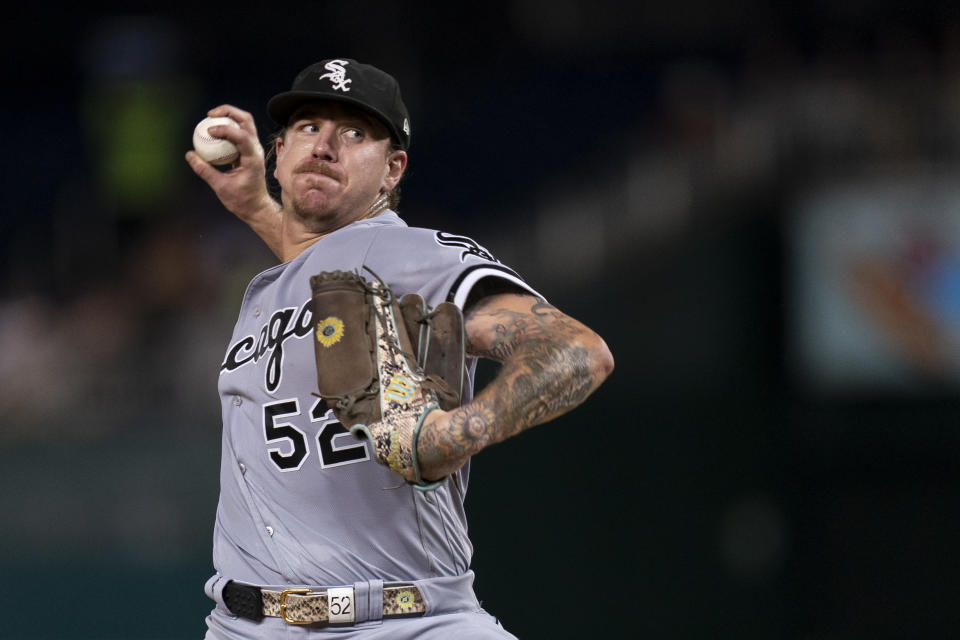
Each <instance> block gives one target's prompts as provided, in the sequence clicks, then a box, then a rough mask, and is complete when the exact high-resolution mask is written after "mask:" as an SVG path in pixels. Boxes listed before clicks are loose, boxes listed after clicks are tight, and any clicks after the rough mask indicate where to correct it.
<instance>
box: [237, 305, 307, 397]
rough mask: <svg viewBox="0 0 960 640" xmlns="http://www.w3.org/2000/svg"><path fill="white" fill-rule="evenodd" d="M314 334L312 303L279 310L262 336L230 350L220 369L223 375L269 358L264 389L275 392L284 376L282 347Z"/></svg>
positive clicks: (247, 338)
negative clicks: (292, 339)
mask: <svg viewBox="0 0 960 640" xmlns="http://www.w3.org/2000/svg"><path fill="white" fill-rule="evenodd" d="M312 330H313V313H312V312H311V310H310V300H307V301H306V302H304V303H303V304H302V305H301V306H300V308H299V309H297V308H295V307H288V308H286V309H277V310H276V311H274V312H273V313H272V314H270V317H269V318H268V319H267V321H266V322H265V323H264V324H263V326H261V327H260V332H259V336H253V335H247V336H244V337H242V338H240V339H239V340H237V341H236V342H235V343H233V344H231V345H230V346H229V347H228V348H227V355H226V357H225V358H224V360H223V364H221V365H220V373H221V374H222V373H224V372H225V371H236V370H237V369H239V368H240V367H242V366H244V365H246V364H249V363H251V362H253V363H256V362H259V361H260V360H261V359H262V358H263V357H265V356H266V357H268V360H267V366H266V369H265V371H264V380H263V383H264V388H266V390H267V391H271V392H272V391H276V389H277V387H278V386H280V379H281V377H282V376H283V343H284V342H286V341H287V340H289V339H290V338H303V337H305V336H308V335H310V333H311V331H312Z"/></svg>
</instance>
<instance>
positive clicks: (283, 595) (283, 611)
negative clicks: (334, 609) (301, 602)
mask: <svg viewBox="0 0 960 640" xmlns="http://www.w3.org/2000/svg"><path fill="white" fill-rule="evenodd" d="M291 593H296V594H298V595H307V594H309V593H311V591H310V589H284V590H283V591H281V592H280V617H281V618H283V621H284V622H286V623H287V624H311V623H310V621H309V620H306V621H300V620H291V619H290V618H288V617H287V596H288V595H290V594H291Z"/></svg>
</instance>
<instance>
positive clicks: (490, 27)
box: [0, 0, 960, 640]
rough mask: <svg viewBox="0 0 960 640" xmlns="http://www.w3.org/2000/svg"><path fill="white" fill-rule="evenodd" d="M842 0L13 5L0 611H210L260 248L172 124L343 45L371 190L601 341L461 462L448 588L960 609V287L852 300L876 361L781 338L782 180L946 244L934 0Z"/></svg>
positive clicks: (96, 632) (784, 308) (16, 624)
mask: <svg viewBox="0 0 960 640" xmlns="http://www.w3.org/2000/svg"><path fill="white" fill-rule="evenodd" d="M836 4H837V3H833V2H818V1H813V2H806V3H786V2H784V3H770V2H761V1H759V0H753V1H748V2H740V3H733V4H724V3H712V2H696V1H692V0H681V1H679V2H670V3H656V4H644V3H626V2H623V3H616V2H606V1H602V0H601V1H598V0H593V1H586V0H552V1H546V0H511V1H506V0H500V1H497V0H494V1H491V2H485V3H419V2H411V3H400V2H376V1H374V0H364V1H359V2H301V3H297V5H296V6H295V7H290V8H284V7H281V6H280V5H279V4H273V5H271V4H263V3H260V4H258V5H256V6H254V7H247V6H243V5H242V4H237V3H230V4H228V5H222V6H221V5H214V4H202V3H195V4H194V5H192V6H191V5H183V6H181V7H169V8H164V9H162V10H160V9H156V10H131V9H129V8H122V7H121V6H120V5H118V6H117V7H115V8H107V7H99V8H91V7H90V6H87V7H84V8H83V9H80V8H72V7H67V6H60V5H56V4H53V5H44V4H43V3H39V4H38V3H34V4H31V5H29V6H27V7H21V8H17V9H12V10H10V11H11V12H12V15H9V16H8V17H7V18H6V19H5V21H4V22H3V25H2V27H0V29H2V38H0V42H2V45H0V46H2V47H3V51H2V54H3V60H4V96H5V99H4V100H3V101H2V102H0V109H2V116H3V118H2V122H3V127H4V131H3V133H4V136H3V137H4V139H5V141H6V143H7V149H8V151H7V153H6V154H5V155H4V159H3V176H4V181H5V184H4V187H5V188H4V189H3V196H2V197H3V201H2V209H0V257H2V266H3V270H2V273H0V518H2V521H3V526H0V605H2V606H0V610H2V613H0V637H2V638H35V639H39V638H59V637H63V636H65V635H68V636H69V637H71V638H77V639H79V638H91V639H92V638H104V639H114V638H116V639H119V638H143V639H167V638H171V639H172V638H199V637H202V635H203V633H204V629H205V627H204V623H203V618H204V616H205V615H206V613H207V612H208V611H209V610H210V608H211V606H212V602H210V601H209V600H208V599H207V598H206V597H205V595H204V594H203V590H202V588H203V583H204V581H205V579H206V578H207V577H208V576H209V575H210V574H211V573H212V566H211V564H210V560H209V555H210V542H211V534H212V526H213V516H214V510H215V507H216V499H217V491H218V487H217V477H218V469H217V465H218V464H219V437H220V424H219V407H218V400H217V396H216V390H215V381H216V375H217V370H218V367H219V363H220V362H221V359H222V353H223V348H224V347H225V345H226V341H227V339H228V337H229V334H230V330H231V327H232V325H233V322H234V319H235V314H236V312H237V309H238V308H239V301H240V297H241V294H242V291H243V288H244V287H245V285H246V282H247V281H248V280H249V279H250V278H251V277H252V276H253V275H255V274H256V273H258V272H259V271H260V270H262V269H264V268H266V267H268V266H270V265H271V264H273V259H272V256H271V255H270V254H269V252H268V251H267V250H266V249H265V248H263V247H262V246H260V245H259V243H258V241H257V240H256V239H255V238H254V237H253V235H252V234H251V233H250V232H249V231H247V230H246V229H245V228H244V227H243V225H242V224H241V223H239V222H237V221H235V220H234V219H233V218H232V217H231V216H230V214H228V213H227V212H225V211H224V210H223V209H222V208H221V207H220V206H219V204H218V202H217V201H216V199H215V197H214V196H213V195H212V193H210V192H209V190H208V189H207V188H206V186H205V185H204V184H202V183H201V181H200V180H199V179H197V178H196V177H195V176H194V175H193V174H192V172H191V171H190V169H189V167H188V166H187V165H186V163H185V162H184V161H183V153H184V152H185V151H186V150H187V148H188V147H189V144H190V135H191V132H192V128H193V126H194V124H195V123H196V121H198V120H199V119H200V118H201V117H202V116H203V115H204V113H205V112H206V110H207V109H209V108H211V107H213V106H215V105H217V104H220V103H223V102H230V103H232V104H235V105H237V106H239V107H241V108H244V109H246V110H248V111H250V112H251V113H253V115H254V117H255V118H256V120H257V122H258V124H259V126H260V132H261V134H262V136H265V135H266V134H267V133H269V125H268V120H267V118H266V115H265V103H266V101H267V99H268V98H269V97H270V96H272V95H273V94H275V93H278V92H279V91H282V90H285V89H286V88H287V87H288V86H289V83H290V81H291V80H292V78H293V76H294V75H295V74H296V73H297V72H298V71H299V70H300V69H301V68H303V67H305V66H306V65H308V64H310V63H312V62H314V61H317V60H320V59H323V58H328V57H337V56H340V57H353V58H357V59H360V60H362V61H366V62H370V63H373V64H376V65H377V66H380V67H382V68H384V69H387V70H389V71H390V72H391V73H393V74H394V75H395V76H397V78H398V79H399V80H400V82H401V85H402V87H403V91H404V97H405V99H406V102H407V105H408V107H409V109H410V111H411V119H412V126H413V134H412V137H413V143H412V147H411V164H410V170H409V172H408V176H407V178H406V179H405V183H404V187H403V199H402V202H401V206H400V210H401V213H402V215H404V217H405V218H406V219H407V220H408V221H409V222H410V223H411V224H413V225H419V226H430V227H440V228H443V229H445V230H447V231H451V232H456V233H465V234H468V235H471V236H472V237H474V238H475V239H476V240H478V241H479V242H480V243H481V244H483V245H484V246H486V247H487V248H488V249H490V250H491V251H492V252H493V253H494V254H495V255H497V256H498V257H499V258H500V259H501V260H502V261H503V262H504V263H506V264H509V265H511V266H514V267H516V268H517V269H518V270H519V271H520V272H521V273H522V274H523V275H524V276H525V277H526V278H527V280H528V281H529V282H531V283H532V284H533V285H534V286H535V287H537V288H538V290H540V291H541V292H542V293H543V294H544V295H545V296H546V297H548V298H549V299H550V300H551V302H553V303H554V304H556V305H557V306H559V307H560V308H562V309H564V310H565V311H567V312H568V313H570V314H571V315H573V316H574V317H577V318H579V319H581V320H583V321H584V322H586V323H587V324H588V325H590V326H591V327H593V328H594V329H596V330H597V331H598V332H599V333H600V334H601V335H602V336H604V338H605V339H606V340H607V342H608V344H609V345H610V347H611V350H612V352H613V354H614V356H615V358H616V363H617V368H616V371H615V372H614V374H613V376H612V377H611V378H610V379H609V381H608V382H607V383H606V384H605V385H604V386H603V387H602V388H601V389H600V390H599V391H597V392H596V394H595V395H594V396H593V397H591V399H589V400H588V402H587V403H586V404H585V405H584V406H582V407H580V408H578V409H576V410H575V411H573V412H571V413H570V414H568V415H567V416H564V417H563V418H561V419H559V420H557V421H555V422H554V423H551V424H550V425H547V426H542V427H539V428H537V429H535V430H532V431H530V432H527V433H525V434H523V435H521V436H519V437H517V438H515V439H514V440H511V441H509V442H507V443H504V444H501V445H498V446H496V447H494V448H492V449H490V450H488V451H485V452H484V453H482V454H481V455H479V456H477V457H476V458H475V460H474V467H473V477H472V482H471V485H470V491H469V495H468V498H467V508H468V511H469V515H470V518H471V532H472V537H473V541H474V544H475V547H476V551H475V557H474V568H475V570H476V572H477V582H476V589H477V593H478V595H479V597H480V598H481V600H482V601H483V603H484V606H485V607H486V608H487V609H488V610H489V611H491V612H492V613H494V614H495V615H497V616H498V617H500V618H501V620H502V621H503V622H504V624H505V625H506V626H507V628H508V629H510V630H511V631H513V632H514V633H515V634H517V635H518V636H519V637H521V638H575V637H576V638H581V637H637V638H641V637H642V638H671V639H677V638H705V637H710V638H764V639H766V638H785V639H798V640H815V639H816V640H821V639H822V640H838V639H848V638H872V639H877V638H944V637H952V636H953V635H955V633H956V629H957V628H958V623H960V613H958V611H960V607H958V606H956V600H957V596H958V594H960V589H958V578H957V577H956V576H957V575H958V569H960V561H958V557H957V552H956V545H955V541H956V540H957V538H958V534H960V517H958V509H957V498H958V497H960V496H958V493H960V491H958V489H960V484H958V479H960V478H958V472H957V462H958V454H960V435H958V433H960V425H958V421H957V419H958V417H960V407H958V403H957V398H956V394H957V390H958V384H957V381H958V379H960V377H958V375H957V373H956V371H957V368H958V365H957V363H958V362H960V361H958V360H955V359H954V358H953V357H952V356H954V355H956V354H957V351H955V350H952V349H953V346H952V345H953V344H955V342H954V339H955V338H956V336H957V333H958V332H957V328H958V327H960V323H958V322H957V320H956V317H955V316H954V315H951V314H950V313H949V312H945V311H943V309H950V308H952V307H950V305H949V304H947V303H949V302H951V301H952V300H954V298H951V297H950V296H951V295H955V294H958V293H960V290H958V289H956V288H950V287H945V288H943V289H941V290H940V291H941V292H945V293H944V296H945V297H941V298H937V297H936V296H934V297H933V298H929V297H928V298H927V300H926V301H927V306H926V308H925V309H921V311H922V312H924V313H920V312H917V313H906V315H903V314H900V315H893V316H888V315H885V314H884V313H883V311H882V310H881V311H877V310H878V309H882V308H888V307H882V305H881V306H877V305H879V304H881V303H877V304H876V305H874V306H872V307H870V306H869V305H868V307H869V309H870V310H871V311H870V313H868V312H864V313H863V315H862V316H857V317H858V318H860V320H861V321H862V322H861V324H858V325H857V327H856V331H854V332H852V334H851V335H848V336H844V339H859V336H861V335H867V336H868V337H869V342H870V345H872V347H871V349H872V351H870V353H872V354H880V355H881V356H882V357H883V358H884V360H883V362H885V363H886V367H887V368H885V369H883V371H882V372H880V371H879V370H878V369H877V367H875V366H874V365H873V364H872V363H873V362H874V360H859V359H858V356H857V355H856V352H853V353H854V355H849V354H846V355H845V354H844V353H837V354H836V356H835V358H831V357H830V354H829V353H828V357H826V359H825V360H823V359H821V360H816V358H813V359H811V358H812V356H810V348H809V342H805V341H804V339H801V338H800V337H798V336H801V335H808V333H809V332H810V331H812V332H813V333H812V334H810V335H821V333H818V331H820V329H822V328H823V325H821V324H818V318H820V316H817V315H816V314H813V316H812V319H811V315H810V314H809V313H808V311H809V309H810V308H811V307H810V306H809V305H808V304H806V302H807V301H808V298H805V297H804V295H803V292H804V291H806V290H805V289H802V288H801V287H799V286H798V285H797V282H798V281H799V280H802V279H803V277H804V274H805V273H806V272H805V271H804V269H806V268H808V267H809V266H810V263H809V262H805V261H803V260H798V259H797V256H798V255H799V254H802V253H803V252H804V249H815V248H816V242H817V240H816V238H817V237H819V236H807V235H803V234H802V233H799V232H798V229H800V228H802V225H803V224H804V222H805V221H806V220H808V219H813V218H811V215H812V214H810V213H809V212H810V207H808V206H806V204H805V203H809V202H810V198H809V197H808V196H809V195H810V194H814V196H816V195H817V194H821V193H823V192H824V190H825V189H826V190H828V191H829V189H834V188H839V189H840V190H841V192H842V190H843V189H844V188H846V187H848V186H849V185H851V184H855V185H857V186H858V189H859V191H858V193H859V194H861V195H860V197H861V199H862V200H863V201H870V202H873V201H879V202H884V203H887V206H888V208H889V209H890V210H891V211H892V215H902V217H903V219H907V220H909V219H911V216H915V215H918V212H919V213H922V214H923V215H925V216H926V217H927V219H928V220H930V221H932V222H931V224H932V225H933V226H934V227H935V228H940V227H938V226H937V225H941V224H942V225H943V226H942V229H946V230H947V232H944V233H941V234H940V235H939V240H940V241H942V242H941V243H942V244H943V245H944V247H941V250H942V251H944V252H945V255H947V256H950V255H956V246H955V244H954V240H953V236H952V235H951V234H952V233H953V232H952V229H954V228H955V227H954V226H951V225H953V223H954V222H955V221H957V220H958V215H957V212H958V210H960V198H957V197H955V194H953V193H952V190H951V187H952V184H953V182H954V177H955V176H956V175H957V172H956V171H955V169H956V167H957V163H958V160H960V117H958V114H960V10H958V9H956V8H955V6H954V3H950V2H919V3H916V2H914V3H899V2H890V1H887V2H845V3H842V4H843V6H842V7H839V6H834V5H836ZM891 184H894V185H904V184H905V185H908V187H909V188H906V192H907V193H908V194H914V196H913V198H912V199H911V198H909V197H908V198H906V199H903V198H901V199H899V200H895V199H890V198H886V195H885V194H887V193H888V192H887V191H886V190H885V189H887V188H888V187H889V185H891ZM831 193H832V192H831ZM931 193H936V194H944V195H943V197H942V198H940V199H938V200H937V202H936V203H935V204H934V205H931V204H930V200H929V197H930V194H931ZM863 194H869V197H868V196H864V195H863ZM870 198H874V200H871V199H870ZM843 202H844V201H843V200H842V199H841V200H840V204H839V205H838V204H836V202H834V203H833V205H831V206H832V207H833V208H830V209H829V212H830V213H829V214H828V215H827V216H826V217H825V218H824V219H825V220H827V221H828V222H829V221H830V220H845V219H846V218H845V217H844V216H845V215H847V214H848V213H849V210H850V209H849V208H845V206H844V205H843ZM903 202H906V204H905V205H904V204H897V203H903ZM890 203H894V204H890ZM850 206H851V207H853V208H856V207H855V206H854V205H850ZM860 220H861V221H862V220H866V222H865V223H864V224H861V225H860V226H859V227H857V229H858V231H857V233H861V234H867V235H870V234H871V233H876V234H878V236H882V237H884V238H887V241H888V242H894V241H896V240H897V239H898V238H899V237H900V236H899V232H898V231H897V230H896V229H894V228H889V227H888V225H887V224H886V223H885V222H882V221H879V220H878V221H876V222H875V223H871V222H870V220H871V217H870V210H869V207H867V213H866V214H864V215H863V216H862V217H861V218H860ZM884 234H886V235H884ZM828 236H829V233H828ZM857 237H859V236H857ZM811 238H813V239H812V240H811ZM810 243H813V244H810ZM924 246H926V245H924ZM804 255H805V254H804ZM872 255H873V256H874V257H877V258H879V259H885V260H886V262H884V264H891V263H892V264H893V265H894V267H893V273H895V274H900V275H903V274H905V273H906V274H907V275H909V274H911V273H914V271H910V270H909V269H908V268H907V267H905V266H904V263H903V262H902V261H900V262H898V256H899V255H900V254H897V253H896V252H894V251H892V250H890V248H889V244H888V245H882V246H879V248H877V247H874V249H873V253H872ZM911 255H913V254H911ZM928 255H929V254H928V253H923V254H922V256H921V258H924V259H926V258H925V257H927V256H928ZM938 255H940V254H938ZM948 262H949V261H948ZM928 263H929V262H923V264H922V265H921V266H923V265H927V264H928ZM910 264H911V265H913V264H914V263H910ZM924 273H926V272H924ZM943 273H946V275H945V276H944V278H946V279H947V280H948V281H949V282H954V280H951V279H950V278H951V277H952V275H951V274H952V273H954V272H950V271H949V270H947V271H946V272H943ZM818 282H819V284H824V285H829V284H832V283H829V282H822V281H817V279H816V278H814V288H816V287H817V286H819V284H818ZM818 290H819V289H818ZM881 290H882V291H887V292H889V291H890V290H891V289H889V288H887V289H883V288H881ZM911 291H912V290H911V289H910V288H909V287H908V288H907V289H906V293H904V290H903V289H896V290H894V295H893V297H892V299H893V307H894V308H895V309H896V310H899V311H901V312H902V311H903V310H904V309H905V308H907V307H908V305H907V302H909V300H908V299H907V298H909V295H908V294H910V292H911ZM900 294H902V295H900ZM948 294H949V295H948ZM870 299H871V300H877V299H878V298H870ZM884 300H887V301H888V302H889V301H890V300H891V298H890V297H887V298H884ZM931 300H932V302H931ZM934 303H937V304H934ZM940 303H942V304H940ZM938 305H939V306H938ZM838 308H839V307H838ZM843 308H844V309H845V308H846V307H843ZM911 308H912V307H911ZM830 309H832V307H831V308H830ZM931 309H933V311H931ZM938 310H939V313H938V312H937V311H938ZM891 317H892V318H893V319H892V320H890V318H891ZM878 318H879V319H878ZM918 318H920V320H918ZM917 322H919V325H917V324H916V323H917ZM917 326H919V329H918V328H917ZM811 327H812V329H811ZM823 335H826V333H824V334H823ZM935 338H936V339H935ZM905 344H906V345H907V346H906V347H904V346H903V345H905ZM918 344H919V345H920V347H917V346H916V345H918ZM878 357H879V356H878ZM812 361H815V363H814V364H813V365H811V364H810V363H811V362H812ZM823 362H826V364H825V365H824V364H823ZM816 363H820V364H816ZM831 363H832V364H831ZM831 367H837V368H844V370H845V371H850V370H852V371H855V372H856V373H855V374H851V375H849V376H847V377H846V378H843V377H842V376H841V377H840V378H837V377H831V374H830V372H831V371H834V370H835V369H833V368H831ZM485 371H486V375H489V374H490V371H489V370H486V369H485ZM881 373H882V374H883V375H881Z"/></svg>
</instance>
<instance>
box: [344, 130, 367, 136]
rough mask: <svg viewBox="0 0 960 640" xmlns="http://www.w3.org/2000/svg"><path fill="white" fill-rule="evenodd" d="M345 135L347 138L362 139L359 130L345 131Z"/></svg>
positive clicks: (361, 133)
mask: <svg viewBox="0 0 960 640" xmlns="http://www.w3.org/2000/svg"><path fill="white" fill-rule="evenodd" d="M346 135H347V137H348V138H362V137H363V131H360V129H347V131H346Z"/></svg>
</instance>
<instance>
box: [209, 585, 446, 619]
mask: <svg viewBox="0 0 960 640" xmlns="http://www.w3.org/2000/svg"><path fill="white" fill-rule="evenodd" d="M223 600H224V603H225V604H226V605H227V608H228V609H229V610H230V612H231V613H233V614H234V615H236V616H240V617H243V618H247V619H250V620H256V621H259V620H262V619H263V618H264V616H271V617H276V618H282V619H283V621H284V622H286V623H287V624H315V623H329V624H353V623H354V622H355V620H356V606H357V605H356V600H355V596H354V590H353V587H330V588H327V589H324V590H322V591H312V590H310V589H285V590H283V591H274V590H270V589H261V588H260V587H255V586H253V585H249V584H242V583H239V582H234V581H232V580H231V581H230V582H228V583H227V585H226V586H225V587H224V588H223ZM382 603H383V604H382V612H383V617H384V618H396V617H402V616H414V615H422V614H423V613H424V612H425V611H426V610H427V606H426V603H424V601H423V596H422V595H421V594H420V590H419V589H417V587H416V586H415V585H412V584H401V585H395V586H389V587H388V586H385V587H383V600H382Z"/></svg>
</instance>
